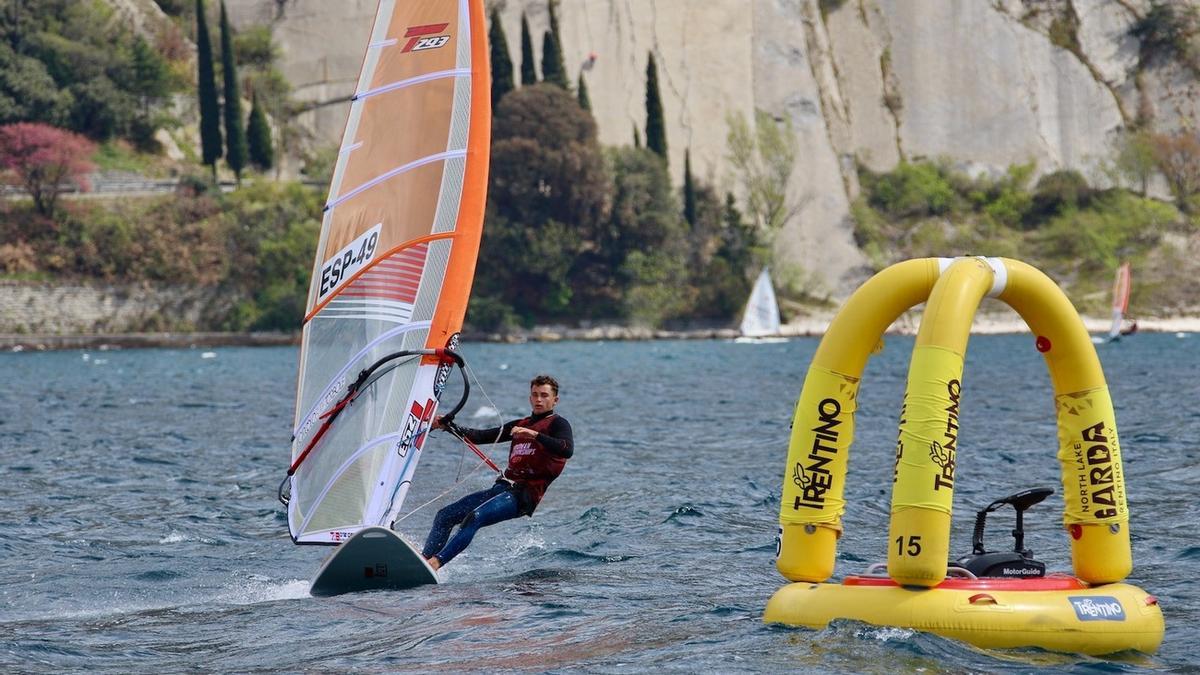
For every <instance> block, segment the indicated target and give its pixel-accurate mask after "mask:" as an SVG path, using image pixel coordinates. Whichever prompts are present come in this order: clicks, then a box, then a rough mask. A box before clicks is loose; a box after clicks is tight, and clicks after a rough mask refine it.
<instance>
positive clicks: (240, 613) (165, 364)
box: [0, 335, 1200, 673]
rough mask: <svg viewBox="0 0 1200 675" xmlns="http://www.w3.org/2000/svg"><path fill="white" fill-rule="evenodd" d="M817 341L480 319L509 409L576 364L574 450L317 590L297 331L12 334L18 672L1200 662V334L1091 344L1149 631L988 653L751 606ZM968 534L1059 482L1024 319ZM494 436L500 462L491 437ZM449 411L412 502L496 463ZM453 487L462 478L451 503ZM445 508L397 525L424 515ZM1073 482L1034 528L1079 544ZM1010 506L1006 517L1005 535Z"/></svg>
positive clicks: (973, 488) (1052, 543) (968, 481)
mask: <svg viewBox="0 0 1200 675" xmlns="http://www.w3.org/2000/svg"><path fill="white" fill-rule="evenodd" d="M816 344H817V343H816V340H810V339H798V340H793V341H791V342H788V343H786V344H764V345H739V344H733V343H728V342H643V343H559V344H527V345H469V346H467V347H466V348H465V349H464V353H465V355H466V357H467V358H468V361H469V363H470V364H471V365H472V367H473V370H474V373H475V374H476V375H477V376H478V379H479V381H480V384H481V386H482V390H483V391H485V392H486V393H487V394H489V395H490V397H491V401H490V402H489V401H488V400H486V399H485V398H483V397H482V396H475V397H473V399H472V402H471V403H470V404H468V407H467V409H466V412H465V413H464V415H466V417H467V419H465V420H464V421H467V422H468V423H474V424H475V425H477V426H484V425H486V424H489V423H490V422H492V421H493V420H494V418H489V417H486V416H485V417H479V418H477V419H470V415H471V413H472V412H486V411H485V410H484V409H485V408H488V407H491V406H494V407H495V408H497V409H499V410H500V411H501V413H502V414H503V415H504V416H505V417H515V416H519V415H521V414H524V413H525V412H526V411H527V402H526V393H527V388H526V383H527V382H528V380H529V378H530V377H531V376H532V375H533V374H535V373H536V372H540V371H548V372H551V373H553V374H555V375H556V376H558V377H559V378H560V380H561V381H562V383H563V391H562V402H561V404H560V406H559V411H560V412H561V413H562V414H564V415H566V416H567V417H568V419H570V420H571V422H572V424H573V425H574V428H575V434H576V443H577V451H576V452H577V454H576V457H575V459H573V460H572V461H571V463H570V464H569V465H568V467H567V469H566V471H565V473H564V474H563V476H562V477H561V478H560V479H559V480H558V482H556V483H555V485H554V486H553V487H552V488H551V489H550V492H549V493H548V496H547V498H546V500H545V501H544V502H543V504H542V506H541V508H540V509H539V511H538V513H537V515H536V516H535V517H534V518H533V519H532V520H530V519H519V520H516V521H511V522H509V523H504V524H501V525H498V526H495V527H492V528H488V529H485V530H483V531H482V532H481V534H480V535H479V536H478V537H477V538H476V540H475V543H474V545H473V546H472V547H471V548H470V549H468V551H467V552H466V553H465V554H464V555H463V556H461V557H460V558H459V559H457V560H455V561H454V563H452V564H451V565H450V566H449V567H448V568H447V569H446V570H445V571H444V573H443V581H444V583H443V584H442V585H440V586H437V587H433V588H424V589H420V590H417V591H412V592H390V593H389V592H382V593H363V594H357V595H349V596H342V597H338V598H333V599H315V598H311V597H309V596H308V594H307V588H308V579H309V578H310V577H311V575H312V574H313V573H314V572H315V571H316V568H317V567H318V565H319V564H320V562H321V560H322V558H323V556H324V555H325V553H326V552H327V550H326V549H323V548H317V547H297V546H293V545H292V543H291V541H290V540H289V539H288V537H287V531H286V529H287V528H286V523H285V519H284V517H283V512H282V508H281V507H280V506H279V504H278V503H277V502H276V501H275V487H276V485H277V484H278V482H279V480H280V479H281V478H282V476H283V473H284V470H285V469H286V467H287V462H288V457H287V454H288V450H287V444H288V438H289V433H290V425H291V418H292V405H293V391H294V385H295V367H296V357H297V355H296V351H295V350H294V349H289V348H221V349H215V350H212V351H204V350H130V351H108V352H101V351H93V352H79V351H74V352H60V353H33V354H30V353H24V354H2V355H0V373H3V380H4V382H5V383H6V386H5V387H4V389H3V391H2V392H0V460H2V461H0V475H2V476H3V480H0V503H2V504H3V514H4V515H3V518H0V546H2V547H3V549H2V550H3V557H2V559H0V646H2V648H0V670H4V671H7V672H14V671H15V672H62V671H70V670H81V669H84V668H86V669H89V670H102V671H110V672H164V671H181V670H205V671H252V670H276V669H278V670H293V671H294V670H370V671H388V670H396V671H400V670H422V671H439V670H445V671H463V670H482V671H494V670H537V671H542V670H550V671H567V670H583V671H588V672H641V671H658V670H669V671H676V672H695V671H720V672H742V671H745V672H777V671H783V670H799V671H809V672H863V673H871V672H879V673H883V672H887V673H891V672H905V671H918V670H922V671H924V672H967V671H984V672H986V671H1000V670H1004V671H1014V670H1016V671H1022V670H1023V671H1028V672H1033V671H1040V670H1043V669H1046V668H1056V669H1066V670H1078V671H1087V672H1133V671H1142V670H1152V671H1184V670H1192V669H1195V668H1198V667H1200V657H1198V656H1195V655H1194V653H1195V652H1194V649H1193V645H1194V644H1195V643H1196V642H1197V640H1198V639H1200V591H1198V590H1197V587H1196V586H1195V585H1194V584H1195V579H1196V576H1197V573H1196V572H1197V570H1196V565H1197V560H1200V541H1198V540H1197V532H1198V531H1200V527H1198V525H1200V518H1198V517H1197V515H1196V494H1197V491H1198V490H1200V433H1198V432H1200V412H1198V406H1200V385H1198V384H1197V383H1198V382H1200V336H1191V337H1188V338H1177V337H1176V336H1174V335H1138V336H1136V337H1135V338H1133V339H1127V340H1125V341H1123V342H1121V343H1118V344H1113V345H1104V346H1101V347H1100V352H1101V358H1102V359H1103V362H1104V366H1105V370H1106V375H1107V377H1108V380H1109V383H1110V386H1111V388H1112V393H1113V400H1114V403H1115V404H1116V408H1117V421H1118V425H1119V429H1120V432H1121V439H1122V447H1123V452H1124V456H1125V468H1126V476H1127V482H1128V488H1129V503H1130V510H1131V515H1132V523H1131V527H1132V532H1133V537H1134V539H1133V545H1134V561H1135V567H1134V573H1133V576H1132V577H1131V579H1130V581H1131V582H1132V583H1135V584H1138V585H1140V586H1142V587H1144V588H1146V589H1147V590H1148V591H1150V592H1151V593H1155V594H1156V595H1158V597H1159V598H1160V599H1161V602H1162V605H1163V608H1164V613H1165V615H1166V620H1167V635H1166V641H1165V643H1164V645H1163V648H1162V650H1161V651H1160V653H1159V654H1158V655H1156V656H1153V657H1144V656H1137V655H1124V656H1118V657H1115V658H1112V659H1106V660H1102V659H1093V658H1088V657H1081V656H1069V655H1057V654H1049V653H1044V652H1039V651H1037V650H1020V651H1015V652H987V651H982V650H977V649H974V648H972V647H969V646H966V645H963V644H960V643H957V642H954V641H951V640H946V639H942V638H939V637H935V636H929V635H923V634H915V633H913V632H911V631H906V630H898V629H881V628H873V627H869V626H864V625H860V624H854V623H845V624H840V625H835V626H833V627H831V628H829V629H827V630H824V631H819V632H818V631H808V630H799V629H791V628H783V627H777V626H766V625H764V624H763V623H762V610H763V606H764V605H765V603H766V600H767V598H768V597H770V595H771V594H772V593H773V592H774V591H775V590H776V589H777V588H778V587H779V586H780V585H781V584H782V583H783V579H782V577H780V576H779V575H778V574H777V573H776V572H775V569H774V565H773V556H774V544H773V538H774V535H775V529H776V522H777V513H778V508H779V505H778V500H779V489H780V483H781V477H782V475H783V468H784V466H783V465H784V458H785V456H786V448H787V437H788V426H789V422H790V418H791V414H792V408H793V406H794V404H795V399H796V397H797V396H798V395H799V390H800V386H801V384H802V382H803V378H804V373H805V371H806V370H807V367H808V363H809V360H810V358H811V356H812V353H813V351H814V350H815V348H816ZM911 346H912V342H911V339H906V338H890V339H889V341H888V346H887V348H886V349H885V350H884V351H883V353H881V354H880V355H878V356H877V357H875V358H874V359H872V362H871V364H870V366H869V367H868V370H867V373H866V376H865V380H864V384H863V387H862V391H861V397H860V405H861V408H860V413H859V417H858V438H857V440H856V443H855V446H854V452H853V458H852V461H851V474H850V479H849V483H848V488H847V494H848V496H849V499H850V502H851V505H850V508H849V512H848V514H847V519H846V534H845V536H844V537H843V538H842V541H841V545H840V548H839V555H840V558H839V562H838V570H837V574H838V575H839V576H840V575H842V574H845V573H849V572H855V571H859V570H861V569H862V568H863V567H865V565H866V564H867V563H869V562H872V561H876V560H882V559H884V558H885V557H886V550H885V545H886V544H885V541H884V540H885V538H886V529H887V511H888V504H889V500H890V493H889V490H888V489H887V487H886V486H888V485H890V480H888V478H889V477H890V471H891V453H892V446H893V443H894V440H895V433H896V419H897V413H898V409H899V403H900V397H901V394H902V391H903V382H904V379H905V376H906V371H907V366H908V358H909V354H910V350H911ZM964 392H965V393H964V398H963V405H962V414H961V436H960V441H959V450H960V453H961V454H960V458H959V461H960V463H959V475H958V481H957V488H958V489H957V493H956V495H955V510H956V519H955V532H954V537H953V541H952V548H953V550H954V551H955V552H956V553H965V552H967V550H968V549H969V547H970V544H969V541H970V527H971V521H972V516H973V514H974V512H975V511H976V510H977V509H979V508H982V507H983V506H985V505H986V504H987V503H988V502H990V501H991V500H992V499H994V498H997V497H1001V496H1004V495H1007V494H1010V493H1012V492H1016V491H1018V490H1021V489H1024V488H1028V487H1034V486H1041V485H1046V486H1054V487H1055V488H1056V489H1057V488H1058V486H1059V482H1058V475H1057V474H1058V466H1057V463H1056V462H1055V461H1054V452H1055V430H1054V415H1053V405H1052V394H1051V390H1050V384H1049V379H1048V377H1047V375H1046V373H1045V368H1044V366H1043V364H1042V361H1041V358H1040V357H1039V356H1038V354H1037V353H1036V352H1035V351H1034V349H1033V347H1032V339H1031V338H1030V337H1029V336H994V337H989V336H980V337H975V338H973V340H972V342H971V347H970V353H969V354H968V358H967V371H966V374H965V378H964ZM493 456H495V457H497V458H502V457H503V456H504V452H503V451H502V450H501V449H500V448H496V449H495V450H494V452H493ZM474 467H475V462H473V461H471V458H470V456H469V455H464V453H463V451H462V449H461V448H460V447H459V446H457V445H456V444H455V443H453V442H452V439H449V438H448V437H446V436H443V435H441V434H438V435H435V436H434V439H433V443H432V445H430V446H428V447H427V452H426V454H425V457H424V459H423V460H422V465H421V468H420V469H419V471H418V475H419V476H426V477H428V479H427V480H425V481H424V482H422V483H421V484H420V485H419V486H418V487H417V488H415V489H414V490H413V493H412V494H411V495H410V497H409V500H408V505H409V506H410V507H415V506H417V505H419V504H422V503H423V502H425V501H427V500H429V499H432V498H433V497H435V496H437V494H438V493H439V492H441V491H443V490H444V489H446V488H447V487H448V486H449V485H450V484H451V483H452V482H453V481H454V479H455V478H456V477H461V478H465V482H464V483H463V484H462V485H460V486H459V487H458V488H457V490H456V491H455V492H452V493H451V496H454V495H459V494H462V493H463V492H464V491H466V490H467V489H475V488H478V487H482V486H484V485H487V484H488V483H489V482H490V479H489V478H488V477H487V475H486V469H485V470H475V471H474V473H471V470H472V469H473V468H474ZM443 503H444V501H443ZM435 508H436V504H435V505H433V506H428V507H425V508H422V509H419V510H417V511H416V512H415V513H413V514H412V515H411V516H409V517H408V518H407V519H406V520H404V521H403V522H402V524H401V528H400V529H401V530H402V531H403V533H404V534H405V535H406V536H408V537H409V538H410V539H414V540H420V539H423V537H424V534H425V531H426V530H427V528H428V526H429V523H430V520H431V518H432V512H433V510H435ZM1060 511H1061V497H1059V496H1055V497H1053V498H1051V499H1050V500H1047V501H1046V502H1044V503H1043V504H1042V505H1039V506H1037V507H1034V509H1033V510H1032V511H1030V512H1029V513H1028V514H1027V518H1026V523H1027V526H1026V527H1027V539H1026V543H1027V544H1028V545H1030V546H1031V547H1032V548H1033V549H1034V551H1035V552H1036V553H1038V554H1039V557H1040V558H1042V559H1043V560H1045V561H1046V562H1047V563H1048V564H1049V566H1050V567H1051V568H1054V569H1059V570H1065V569H1068V568H1069V566H1070V561H1069V552H1068V549H1067V543H1066V536H1065V534H1064V533H1063V531H1062V529H1061V527H1060V525H1059V523H1060ZM1005 516H1008V517H1009V518H1011V512H1009V513H1004V512H1001V513H998V514H996V515H995V516H993V519H992V520H990V521H989V522H990V523H994V524H993V525H992V526H991V527H989V530H988V532H989V538H988V543H989V545H990V547H992V548H1003V547H1007V546H1009V544H1010V542H1011V539H1010V537H1009V535H1008V530H1009V529H1010V528H1011V519H1010V520H1005V519H1004V518H1005Z"/></svg>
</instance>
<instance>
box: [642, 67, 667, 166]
mask: <svg viewBox="0 0 1200 675" xmlns="http://www.w3.org/2000/svg"><path fill="white" fill-rule="evenodd" d="M646 147H647V148H649V149H650V150H653V151H654V154H656V155H658V156H659V157H662V158H663V159H666V157H667V127H666V123H665V122H664V121H663V107H662V95H661V94H659V93H658V67H657V66H656V65H655V64H654V53H653V52H651V53H650V61H649V63H647V64H646Z"/></svg>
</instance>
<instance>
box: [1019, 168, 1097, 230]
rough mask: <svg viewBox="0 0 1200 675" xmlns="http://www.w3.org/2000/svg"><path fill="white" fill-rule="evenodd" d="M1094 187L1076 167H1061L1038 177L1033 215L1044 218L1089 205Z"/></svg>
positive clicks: (1034, 194) (1036, 217) (1034, 193)
mask: <svg viewBox="0 0 1200 675" xmlns="http://www.w3.org/2000/svg"><path fill="white" fill-rule="evenodd" d="M1091 197H1092V188H1091V187H1090V186H1089V185H1088V182H1087V179H1086V178H1084V177H1083V174H1081V173H1079V172H1078V171H1076V170H1074V169H1061V170H1059V171H1054V172H1052V173H1048V174H1046V175H1044V176H1042V177H1041V178H1039V179H1038V182H1037V186H1036V187H1035V188H1034V192H1033V208H1032V212H1031V216H1032V217H1033V218H1035V219H1038V220H1042V219H1046V218H1049V217H1052V216H1056V215H1059V214H1061V213H1064V212H1066V211H1068V210H1071V209H1077V208H1079V207H1080V206H1087V203H1088V201H1089V200H1090V199H1091Z"/></svg>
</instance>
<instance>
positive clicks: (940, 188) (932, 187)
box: [862, 162, 957, 218]
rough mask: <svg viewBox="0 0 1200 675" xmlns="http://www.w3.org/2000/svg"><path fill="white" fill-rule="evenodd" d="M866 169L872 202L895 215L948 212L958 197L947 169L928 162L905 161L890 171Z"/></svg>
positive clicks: (869, 197) (864, 177) (907, 215)
mask: <svg viewBox="0 0 1200 675" xmlns="http://www.w3.org/2000/svg"><path fill="white" fill-rule="evenodd" d="M863 173H864V176H863V181H862V182H863V185H864V187H865V188H866V191H867V194H868V197H867V201H868V203H869V204H870V205H871V206H873V207H875V208H876V209H879V210H880V211H882V212H884V213H885V214H887V215H889V216H891V217H893V218H907V217H912V216H933V215H940V214H944V213H947V212H949V211H950V210H951V209H952V208H953V207H954V203H955V201H956V198H957V195H956V194H955V191H954V188H952V187H951V185H950V183H949V182H948V181H947V180H946V177H945V176H944V175H943V172H942V171H941V170H940V169H939V168H938V167H936V166H934V165H933V164H931V163H928V162H921V163H919V164H909V163H908V162H901V163H900V164H899V166H897V167H896V168H895V170H893V171H892V172H890V173H886V174H878V175H876V174H872V173H870V172H867V171H864V172H863Z"/></svg>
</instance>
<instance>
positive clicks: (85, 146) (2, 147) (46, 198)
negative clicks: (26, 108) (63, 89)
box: [0, 122, 96, 216]
mask: <svg viewBox="0 0 1200 675" xmlns="http://www.w3.org/2000/svg"><path fill="white" fill-rule="evenodd" d="M95 150H96V146H95V144H94V143H92V142H91V141H89V140H88V139H86V138H84V137H83V136H80V135H79V134H75V133H72V132H70V131H66V130H64V129H57V128H55V127H52V126H50V125H48V124H42V123H40V122H17V123H15V124H7V125H4V126H2V127H0V169H3V170H4V171H10V172H12V173H13V174H15V175H16V177H17V180H18V181H19V182H20V184H21V186H22V187H24V188H25V192H27V193H28V194H29V196H30V197H32V198H33V205H34V208H36V209H37V211H38V213H41V214H42V215H44V216H53V215H54V212H55V205H56V204H57V202H58V196H59V194H61V193H62V192H63V191H64V189H65V188H66V183H67V182H68V181H71V182H74V183H76V184H78V185H79V186H80V187H81V188H84V189H86V188H87V187H88V184H87V173H88V172H89V171H91V170H92V169H93V168H94V167H93V165H92V163H91V161H90V160H89V159H88V158H89V157H90V156H91V154H92V153H93V152H94V151H95Z"/></svg>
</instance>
